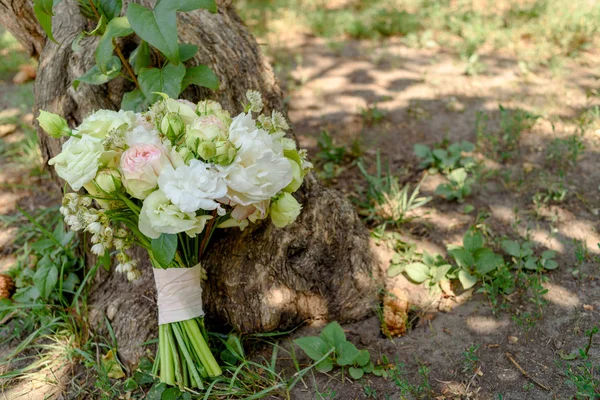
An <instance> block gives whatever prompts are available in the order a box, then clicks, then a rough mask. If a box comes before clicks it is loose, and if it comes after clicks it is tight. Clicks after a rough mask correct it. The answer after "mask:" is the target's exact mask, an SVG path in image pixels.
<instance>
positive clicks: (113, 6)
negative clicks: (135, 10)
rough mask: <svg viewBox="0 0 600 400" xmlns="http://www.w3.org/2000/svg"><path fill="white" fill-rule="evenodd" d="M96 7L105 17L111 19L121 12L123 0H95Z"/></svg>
mask: <svg viewBox="0 0 600 400" xmlns="http://www.w3.org/2000/svg"><path fill="white" fill-rule="evenodd" d="M97 1H98V4H97V5H98V9H99V10H100V12H101V13H102V14H103V15H104V16H105V17H106V19H107V20H109V21H110V20H111V19H113V18H115V17H118V16H119V15H120V14H121V9H122V8H123V0H97Z"/></svg>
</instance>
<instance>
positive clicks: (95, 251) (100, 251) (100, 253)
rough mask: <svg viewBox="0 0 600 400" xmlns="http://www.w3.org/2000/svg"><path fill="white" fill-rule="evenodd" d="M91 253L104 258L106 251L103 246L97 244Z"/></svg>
mask: <svg viewBox="0 0 600 400" xmlns="http://www.w3.org/2000/svg"><path fill="white" fill-rule="evenodd" d="M91 251H92V253H93V254H95V255H97V256H103V255H104V252H105V251H106V249H105V248H104V245H103V244H101V243H96V244H95V245H93V246H92V249H91Z"/></svg>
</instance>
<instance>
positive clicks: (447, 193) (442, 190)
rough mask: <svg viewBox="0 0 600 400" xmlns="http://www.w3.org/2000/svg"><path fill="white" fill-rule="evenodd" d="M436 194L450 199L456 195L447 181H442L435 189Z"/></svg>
mask: <svg viewBox="0 0 600 400" xmlns="http://www.w3.org/2000/svg"><path fill="white" fill-rule="evenodd" d="M435 194H436V195H438V196H442V197H443V198H445V199H448V200H452V199H453V198H454V197H455V196H454V190H452V186H451V185H449V184H447V183H440V184H439V185H438V187H437V188H436V189H435Z"/></svg>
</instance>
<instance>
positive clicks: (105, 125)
mask: <svg viewBox="0 0 600 400" xmlns="http://www.w3.org/2000/svg"><path fill="white" fill-rule="evenodd" d="M136 119H137V117H136V116H135V114H134V113H133V112H132V111H123V110H121V111H119V112H117V111H112V110H100V111H96V112H95V113H93V114H92V115H90V116H89V117H87V118H86V119H84V120H83V122H82V123H81V125H79V126H78V127H77V129H75V131H74V132H73V133H75V134H78V135H90V136H93V137H95V138H99V139H102V138H104V137H105V136H106V135H107V134H108V133H109V132H110V131H112V130H123V131H125V130H126V129H129V128H130V127H131V126H133V125H134V124H135V122H136Z"/></svg>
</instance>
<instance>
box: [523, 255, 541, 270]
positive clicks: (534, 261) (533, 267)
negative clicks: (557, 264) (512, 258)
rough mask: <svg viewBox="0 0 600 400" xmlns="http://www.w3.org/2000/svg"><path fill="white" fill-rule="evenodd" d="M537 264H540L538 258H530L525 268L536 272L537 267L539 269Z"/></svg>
mask: <svg viewBox="0 0 600 400" xmlns="http://www.w3.org/2000/svg"><path fill="white" fill-rule="evenodd" d="M537 262H538V258H537V257H529V258H527V260H526V261H525V265H524V267H525V269H529V270H532V271H535V270H536V269H537V267H538V265H537Z"/></svg>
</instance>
